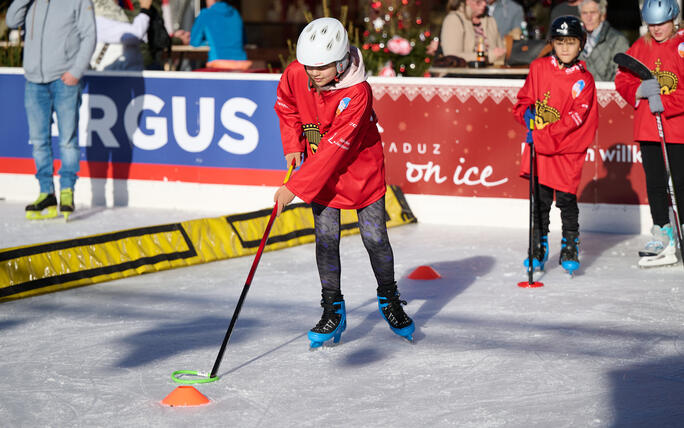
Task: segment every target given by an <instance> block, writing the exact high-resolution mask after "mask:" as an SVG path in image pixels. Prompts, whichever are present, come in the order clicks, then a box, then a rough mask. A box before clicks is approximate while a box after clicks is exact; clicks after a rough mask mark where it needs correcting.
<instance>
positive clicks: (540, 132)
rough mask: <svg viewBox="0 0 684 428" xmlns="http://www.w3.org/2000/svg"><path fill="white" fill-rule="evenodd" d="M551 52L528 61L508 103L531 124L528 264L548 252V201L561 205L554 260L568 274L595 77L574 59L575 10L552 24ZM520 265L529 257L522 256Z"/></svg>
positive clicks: (578, 41) (573, 263)
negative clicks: (532, 189) (533, 185)
mask: <svg viewBox="0 0 684 428" xmlns="http://www.w3.org/2000/svg"><path fill="white" fill-rule="evenodd" d="M550 38H551V44H552V46H553V55H552V56H549V57H545V58H540V59H537V60H535V61H533V62H532V64H530V73H529V75H528V76H527V80H526V81H525V84H524V86H523V87H522V88H521V89H520V91H519V92H518V101H517V103H516V105H515V107H514V108H513V114H514V115H515V117H516V119H517V120H518V121H519V122H521V123H523V124H524V125H525V127H526V128H527V127H528V123H529V119H530V118H532V119H533V120H534V130H530V131H529V132H528V142H529V141H530V140H532V141H534V147H535V151H536V160H537V165H536V171H537V176H536V177H529V175H530V171H529V156H530V150H529V147H527V146H526V147H525V149H524V151H523V160H522V162H521V171H520V173H521V176H523V177H528V178H529V179H535V180H536V181H537V182H538V185H537V186H536V188H537V189H538V191H537V197H536V198H535V199H536V201H537V209H536V210H535V211H536V214H535V219H534V232H533V249H532V253H533V259H532V263H533V268H534V269H537V268H539V269H541V270H543V269H544V264H545V263H546V261H547V260H548V257H549V245H548V233H549V223H550V220H549V213H550V210H551V204H552V203H553V200H554V194H555V198H556V206H557V207H558V208H559V209H560V211H561V220H562V222H563V224H562V231H563V238H562V240H561V253H560V260H559V263H560V264H561V265H562V266H563V268H564V269H565V270H566V271H567V272H568V273H570V274H573V273H574V271H575V270H577V269H578V268H579V207H578V205H577V188H578V187H579V181H580V177H581V175H582V166H583V165H584V159H585V155H586V152H587V148H588V147H589V145H590V144H591V142H592V141H593V140H594V137H595V135H596V128H597V127H598V109H597V106H596V87H595V85H594V78H593V77H592V75H591V73H589V72H588V71H587V70H586V64H585V63H584V61H580V60H579V59H578V57H579V54H580V52H581V51H582V48H583V47H584V43H585V41H586V33H585V32H584V28H583V26H582V23H581V21H580V20H579V19H578V18H577V17H574V16H561V17H559V18H556V19H555V20H554V21H553V23H552V24H551V32H550ZM525 266H526V267H527V266H529V260H528V259H527V258H526V259H525Z"/></svg>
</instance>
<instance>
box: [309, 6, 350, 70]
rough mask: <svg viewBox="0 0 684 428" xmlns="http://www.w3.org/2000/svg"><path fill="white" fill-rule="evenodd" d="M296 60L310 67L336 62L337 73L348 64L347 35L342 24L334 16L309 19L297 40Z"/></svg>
mask: <svg viewBox="0 0 684 428" xmlns="http://www.w3.org/2000/svg"><path fill="white" fill-rule="evenodd" d="M297 61H299V62H300V63H301V64H303V65H308V66H310V67H319V66H321V65H326V64H330V63H333V62H334V63H336V66H337V73H338V74H342V73H344V71H345V70H346V69H347V67H348V66H349V37H348V36H347V30H345V29H344V25H342V23H341V22H340V21H338V20H337V19H335V18H318V19H315V20H313V21H311V22H310V23H309V24H308V25H307V26H306V27H304V30H302V33H301V34H300V35H299V39H298V40H297Z"/></svg>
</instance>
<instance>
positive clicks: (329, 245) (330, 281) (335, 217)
mask: <svg viewBox="0 0 684 428" xmlns="http://www.w3.org/2000/svg"><path fill="white" fill-rule="evenodd" d="M311 208H312V211H313V216H314V227H315V231H316V264H317V265H318V274H319V276H320V278H321V286H322V287H323V288H324V289H327V290H340V210H339V209H337V208H330V207H326V206H323V205H319V204H316V203H313V204H311ZM356 213H357V215H358V217H359V230H360V232H361V240H362V241H363V245H364V246H365V247H366V250H367V251H368V255H369V256H370V261H371V266H372V268H373V273H374V274H375V279H376V280H377V282H378V285H389V284H392V283H394V254H393V253H392V246H391V245H390V242H389V237H388V236H387V225H386V224H385V198H384V197H382V198H381V199H380V200H379V201H376V202H374V203H372V204H370V205H368V206H367V207H364V208H361V209H360V210H357V211H356Z"/></svg>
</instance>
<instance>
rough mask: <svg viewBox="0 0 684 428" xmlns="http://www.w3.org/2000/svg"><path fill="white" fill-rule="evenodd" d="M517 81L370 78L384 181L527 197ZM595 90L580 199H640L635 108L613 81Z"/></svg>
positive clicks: (414, 190)
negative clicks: (516, 115) (593, 128)
mask: <svg viewBox="0 0 684 428" xmlns="http://www.w3.org/2000/svg"><path fill="white" fill-rule="evenodd" d="M522 84H523V81H522V80H497V79H489V80H485V79H409V78H403V79H401V78H393V79H380V78H375V79H372V81H371V85H372V87H373V93H374V96H375V110H376V113H377V114H378V117H379V123H380V126H381V128H382V137H383V141H384V145H385V155H386V164H387V180H388V182H389V183H390V184H397V185H399V186H401V188H402V189H403V191H404V192H405V193H408V194H428V195H450V196H478V197H495V198H519V199H527V198H528V189H529V187H528V182H527V180H524V179H522V178H520V177H519V170H520V161H521V150H522V147H523V144H524V140H525V134H526V130H525V129H524V128H523V127H522V126H521V125H520V124H518V123H517V122H516V121H515V120H514V119H513V114H512V107H513V105H514V104H515V101H516V96H517V93H518V90H519V89H520V87H522ZM600 85H602V86H599V89H598V91H597V92H598V104H599V129H598V133H597V137H596V139H595V142H594V144H593V145H592V147H591V148H590V150H589V151H588V153H587V157H586V163H585V165H584V172H583V175H582V181H581V184H580V187H579V192H578V196H579V200H580V202H586V203H614V204H645V203H647V199H646V188H645V184H644V183H645V181H644V173H643V169H642V167H641V165H640V164H641V151H640V150H639V145H638V144H636V143H634V142H633V141H632V132H633V109H632V107H630V106H628V105H626V103H625V102H624V100H622V98H621V97H620V95H619V94H618V93H617V92H616V91H615V90H613V89H612V84H603V83H601V84H600Z"/></svg>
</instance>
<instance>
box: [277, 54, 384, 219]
mask: <svg viewBox="0 0 684 428" xmlns="http://www.w3.org/2000/svg"><path fill="white" fill-rule="evenodd" d="M355 60H356V61H355V62H353V63H352V67H361V70H358V69H357V70H354V69H352V70H350V71H349V72H348V73H346V74H345V76H346V77H349V75H350V74H356V76H357V81H358V83H355V84H352V85H351V86H347V87H344V86H345V85H344V81H341V82H340V84H336V85H334V86H333V89H332V90H323V91H321V92H318V91H317V90H316V89H315V88H313V87H311V85H310V83H309V77H308V75H307V74H306V71H305V70H304V66H303V65H301V64H300V63H298V62H297V61H294V62H293V63H292V64H290V65H289V66H288V67H287V68H286V69H285V72H284V73H283V75H282V77H281V78H280V83H279V84H278V99H277V101H276V105H275V110H276V113H277V114H278V117H279V118H280V133H281V138H282V142H283V151H284V153H285V154H288V153H294V152H302V153H306V160H305V161H304V163H302V166H301V167H300V168H299V170H298V171H297V172H295V173H294V174H293V175H292V178H290V181H288V183H287V188H288V189H290V191H292V193H294V194H295V195H297V196H298V197H299V198H300V199H302V200H303V201H306V202H308V203H311V202H312V201H313V202H316V203H318V204H321V205H325V206H329V207H333V208H343V209H359V208H363V207H365V206H368V205H370V204H372V203H373V202H375V201H377V200H378V199H380V198H381V197H382V196H383V195H384V194H385V163H384V155H383V150H382V142H381V140H380V134H379V132H378V128H377V126H376V123H377V119H376V117H375V113H374V112H373V95H372V92H371V88H370V85H369V84H368V82H366V81H365V70H364V69H363V62H362V60H361V61H360V64H359V58H358V57H356V58H355ZM359 73H360V74H359ZM359 75H360V77H359ZM335 87H337V89H335Z"/></svg>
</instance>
